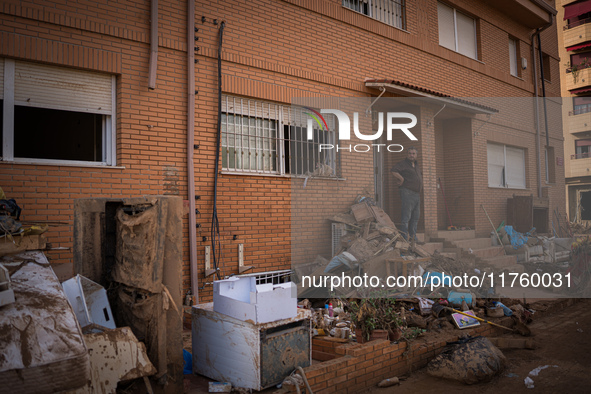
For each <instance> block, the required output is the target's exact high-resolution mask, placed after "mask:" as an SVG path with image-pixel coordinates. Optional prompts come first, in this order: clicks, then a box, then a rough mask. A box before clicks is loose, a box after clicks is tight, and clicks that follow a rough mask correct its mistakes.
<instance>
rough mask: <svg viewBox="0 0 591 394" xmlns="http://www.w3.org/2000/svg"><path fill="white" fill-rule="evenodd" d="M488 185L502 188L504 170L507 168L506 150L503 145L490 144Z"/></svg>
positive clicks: (488, 147) (488, 151)
mask: <svg viewBox="0 0 591 394" xmlns="http://www.w3.org/2000/svg"><path fill="white" fill-rule="evenodd" d="M487 158H488V185H489V186H491V187H502V186H504V184H503V169H504V168H505V149H504V147H503V145H496V144H488V145H487Z"/></svg>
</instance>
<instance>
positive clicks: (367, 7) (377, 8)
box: [342, 0, 406, 29]
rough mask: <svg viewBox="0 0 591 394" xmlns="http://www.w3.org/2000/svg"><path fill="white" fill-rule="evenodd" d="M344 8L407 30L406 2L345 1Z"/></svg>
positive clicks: (402, 0) (392, 0) (384, 0)
mask: <svg viewBox="0 0 591 394" xmlns="http://www.w3.org/2000/svg"><path fill="white" fill-rule="evenodd" d="M342 4H343V7H346V8H349V9H351V10H353V11H357V12H359V13H361V14H363V15H367V16H369V17H370V18H373V19H377V20H379V21H380V22H384V23H386V24H388V25H390V26H394V27H397V28H399V29H405V28H406V26H405V24H406V21H405V10H406V4H405V0H343V3H342Z"/></svg>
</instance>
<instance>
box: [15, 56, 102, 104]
mask: <svg viewBox="0 0 591 394" xmlns="http://www.w3.org/2000/svg"><path fill="white" fill-rule="evenodd" d="M14 85H15V86H14V89H15V92H14V96H15V97H14V100H15V104H16V105H24V106H33V107H41V108H50V109H61V110H69V111H77V112H90V113H96V114H104V115H110V114H111V112H112V104H111V103H112V92H111V90H112V77H111V76H110V75H108V74H100V73H95V72H90V71H83V70H74V69H68V68H64V67H54V66H47V65H41V64H36V63H25V62H19V61H17V62H16V66H15V81H14Z"/></svg>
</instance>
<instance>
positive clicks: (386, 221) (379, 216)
mask: <svg viewBox="0 0 591 394" xmlns="http://www.w3.org/2000/svg"><path fill="white" fill-rule="evenodd" d="M371 211H372V212H373V215H374V216H375V218H376V220H377V222H378V223H380V224H382V225H384V226H388V227H390V228H393V229H395V228H396V226H395V225H394V222H393V221H392V219H390V216H388V214H387V213H386V212H385V211H384V210H383V209H382V208H380V207H376V206H373V207H371Z"/></svg>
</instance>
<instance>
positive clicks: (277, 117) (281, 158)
mask: <svg viewBox="0 0 591 394" xmlns="http://www.w3.org/2000/svg"><path fill="white" fill-rule="evenodd" d="M230 116H234V117H235V118H234V123H232V124H231V126H233V130H234V133H231V132H229V130H230V128H229V126H228V119H229V117H230ZM236 117H240V118H241V119H244V118H246V119H249V124H248V128H247V130H246V132H247V133H248V132H249V131H250V130H252V128H251V127H250V126H251V124H250V119H252V118H254V119H257V120H258V119H260V120H262V121H269V122H271V121H272V122H275V131H276V134H275V136H274V137H269V136H266V135H264V133H259V131H260V130H261V128H258V127H256V121H255V128H254V131H255V133H256V135H255V136H254V140H255V142H254V145H255V151H256V154H257V155H258V154H264V155H267V154H274V158H273V160H275V166H274V168H273V165H271V166H269V167H270V168H264V164H263V168H254V169H253V168H245V167H246V166H245V165H244V164H245V161H244V160H242V161H241V163H242V165H240V166H239V165H238V163H239V161H238V160H237V159H236V157H235V158H234V160H232V159H231V157H230V154H231V152H230V149H228V148H234V152H235V154H244V152H246V151H252V147H251V145H252V144H253V142H252V140H251V138H252V137H253V136H252V135H250V134H245V132H244V131H245V130H244V127H245V123H244V121H241V122H240V123H238V122H236ZM307 120H308V116H307V115H305V110H304V109H303V108H302V107H296V106H293V107H292V106H284V105H281V104H276V103H270V102H265V101H261V100H255V99H249V98H241V97H236V96H229V95H222V121H221V124H222V135H221V138H222V141H221V152H220V154H221V158H220V160H221V165H222V172H224V173H230V174H241V175H269V176H288V177H308V176H315V177H324V178H336V177H337V173H338V169H337V154H336V153H335V150H334V149H328V150H325V151H323V152H322V155H320V152H316V148H317V147H318V144H319V142H318V141H316V140H311V141H309V140H299V139H298V140H293V139H292V137H291V132H292V128H293V127H297V128H300V135H302V134H301V133H302V132H303V133H304V134H305V133H306V132H307ZM326 121H327V124H328V127H329V130H327V131H326V132H327V133H328V136H327V138H328V141H325V142H326V143H331V144H333V145H334V144H335V141H336V131H335V122H334V120H333V119H332V118H331V117H328V116H327V117H326ZM263 124H264V123H263ZM238 127H239V128H240V131H238V129H237V128H238ZM286 127H287V128H288V132H289V135H288V139H286V135H285V133H284V131H285V130H286V129H285V128H286ZM314 130H315V132H316V131H317V130H316V128H315V129H314ZM245 135H247V136H248V138H247V139H248V146H245V145H243V144H242V143H241V145H240V147H238V145H237V144H238V142H239V141H244V138H243V137H244V136H245ZM240 137H242V138H240ZM231 138H233V139H234V143H233V145H232V144H230V143H229V141H230V139H231ZM268 138H270V139H271V141H270V142H271V145H269V148H267V146H266V145H265V144H264V142H265V139H268ZM294 141H295V145H299V146H296V148H295V149H296V151H297V152H299V153H301V149H302V148H305V149H306V150H307V151H308V153H309V152H313V154H314V157H313V162H314V163H315V165H316V166H317V168H318V167H320V166H319V165H318V164H325V165H326V166H328V167H326V166H322V168H319V170H318V171H314V169H309V168H308V171H306V172H305V173H297V170H296V169H294V168H291V167H292V162H291V160H292V157H288V152H287V150H286V144H289V146H290V149H291V148H292V146H293V145H292V142H294ZM271 146H272V147H271ZM310 148H312V149H310ZM237 150H242V152H240V153H238V152H237ZM320 156H323V157H324V158H325V161H327V163H321V161H322V160H320ZM263 157H264V156H263ZM264 160H267V159H263V163H264ZM287 160H290V163H289V166H290V169H289V171H288V169H287V168H286V167H287V165H286V163H287ZM295 160H298V156H295ZM231 163H233V167H232V166H231ZM249 163H252V162H250V161H249ZM255 163H257V165H258V162H257V161H256V160H255ZM299 163H301V166H302V167H303V165H304V164H303V162H302V161H297V162H296V165H295V167H297V168H299V167H300V166H299V165H298V164H299ZM249 167H250V165H249ZM327 168H328V169H327ZM310 170H312V171H310Z"/></svg>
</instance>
